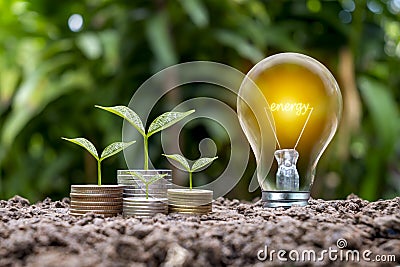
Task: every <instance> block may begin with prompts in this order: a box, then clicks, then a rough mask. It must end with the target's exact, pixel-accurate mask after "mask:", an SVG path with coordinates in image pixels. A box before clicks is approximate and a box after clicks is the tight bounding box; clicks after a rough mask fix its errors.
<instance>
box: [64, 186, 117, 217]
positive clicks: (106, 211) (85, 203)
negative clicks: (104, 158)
mask: <svg viewBox="0 0 400 267" xmlns="http://www.w3.org/2000/svg"><path fill="white" fill-rule="evenodd" d="M122 192H123V186H118V185H102V186H97V185H71V194H70V197H71V207H70V209H69V214H71V215H74V216H81V215H84V214H86V213H89V212H93V213H96V214H101V215H104V217H113V216H116V215H118V214H120V213H121V212H122Z"/></svg>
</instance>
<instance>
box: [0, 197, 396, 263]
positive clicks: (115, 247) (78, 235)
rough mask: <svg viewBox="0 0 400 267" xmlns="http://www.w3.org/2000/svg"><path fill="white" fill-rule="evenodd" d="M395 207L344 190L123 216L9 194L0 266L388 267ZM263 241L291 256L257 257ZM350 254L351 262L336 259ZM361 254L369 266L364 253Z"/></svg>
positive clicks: (1, 217)
mask: <svg viewBox="0 0 400 267" xmlns="http://www.w3.org/2000/svg"><path fill="white" fill-rule="evenodd" d="M399 206H400V198H399V197H398V198H395V199H392V200H382V201H376V202H368V201H365V200H362V199H360V198H358V197H357V196H354V195H351V196H349V197H348V198H347V199H346V200H337V201H323V200H310V205H309V206H307V207H293V208H290V209H287V210H284V209H263V208H262V207H261V203H260V202H259V201H257V202H254V203H243V202H240V201H238V200H227V199H224V198H218V199H217V200H216V201H215V202H214V204H213V212H212V213H211V214H209V215H202V216H187V215H178V214H169V215H162V214H158V215H157V216H155V217H154V218H152V219H137V218H129V219H124V218H122V217H121V216H118V217H114V218H103V217H102V216H100V215H94V214H87V215H85V216H83V217H73V216H70V215H68V209H69V199H67V198H65V199H63V200H62V201H54V202H53V201H51V200H50V199H45V200H44V201H43V202H39V203H37V204H34V205H30V203H29V201H28V200H26V199H24V198H21V197H19V196H15V197H13V198H11V199H9V200H8V201H5V200H0V266H160V265H161V266H227V265H228V266H252V265H259V266H276V265H281V266H287V265H302V266H303V265H319V266H321V265H329V266H344V265H346V266H348V265H351V266H383V265H384V264H383V263H382V262H377V261H375V260H376V259H377V258H376V255H383V256H384V257H386V259H387V258H388V255H395V257H396V259H395V260H396V262H391V263H386V265H387V266H396V265H399V264H400V207H399ZM339 239H344V240H345V241H346V242H347V244H346V243H340V244H339V243H337V242H338V240H339ZM341 241H343V240H341ZM265 246H267V248H268V253H270V251H272V250H276V251H278V250H280V249H282V250H284V252H281V253H285V254H281V258H283V259H285V258H286V259H287V260H288V261H289V262H285V261H282V260H279V259H278V257H277V256H278V255H277V254H276V253H275V254H274V255H272V256H273V260H271V259H270V258H267V259H266V260H265V261H260V260H259V259H258V257H257V255H258V254H259V256H260V257H262V256H264V254H263V253H262V252H259V251H260V250H263V249H264V248H265ZM338 246H339V247H343V248H342V249H340V248H339V247H338ZM328 249H331V250H336V251H337V254H336V256H337V259H336V260H334V258H330V257H328V255H327V254H322V255H325V256H324V257H322V256H321V253H322V250H328ZM294 250H295V252H293V251H294ZM306 250H313V251H315V253H316V255H317V257H316V259H313V258H308V259H307V258H305V260H304V261H301V255H302V252H304V251H306ZM355 250H357V251H359V253H360V258H361V259H360V261H359V262H358V261H356V258H355V260H354V259H353V258H351V257H350V258H349V261H346V258H343V255H345V254H346V252H347V251H355ZM366 250H369V251H371V253H370V254H369V255H368V258H369V259H371V261H370V262H366V261H364V260H363V259H362V253H363V252H365V251H366ZM296 252H298V253H299V255H300V256H299V257H300V260H299V261H294V262H290V261H291V260H290V258H289V254H290V253H291V254H290V255H291V256H292V258H295V259H296V257H297V256H296ZM340 253H341V254H342V256H340ZM367 254H368V253H367ZM268 255H270V254H268ZM320 256H321V257H320ZM340 257H341V258H340ZM318 258H322V259H318ZM310 259H311V260H310ZM380 259H381V260H382V259H383V257H382V256H381V257H380Z"/></svg>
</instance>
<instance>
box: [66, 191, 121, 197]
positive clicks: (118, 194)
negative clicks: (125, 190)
mask: <svg viewBox="0 0 400 267" xmlns="http://www.w3.org/2000/svg"><path fill="white" fill-rule="evenodd" d="M69 195H70V197H74V198H118V197H121V195H122V191H121V193H110V194H83V193H70V194H69Z"/></svg>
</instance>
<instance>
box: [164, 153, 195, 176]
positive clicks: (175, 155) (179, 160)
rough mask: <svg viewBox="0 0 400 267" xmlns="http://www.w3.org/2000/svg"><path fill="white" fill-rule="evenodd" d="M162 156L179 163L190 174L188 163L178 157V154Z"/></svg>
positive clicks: (181, 157)
mask: <svg viewBox="0 0 400 267" xmlns="http://www.w3.org/2000/svg"><path fill="white" fill-rule="evenodd" d="M163 156H165V157H167V158H170V159H173V160H175V161H177V162H179V163H180V164H181V165H182V166H183V167H184V168H185V169H186V170H187V171H188V172H190V167H189V163H188V162H187V160H186V159H185V158H184V157H183V156H181V155H178V154H172V155H165V154H163Z"/></svg>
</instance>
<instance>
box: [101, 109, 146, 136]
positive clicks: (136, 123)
mask: <svg viewBox="0 0 400 267" xmlns="http://www.w3.org/2000/svg"><path fill="white" fill-rule="evenodd" d="M95 107H96V108H100V109H104V110H106V111H108V112H111V113H114V114H116V115H118V116H120V117H121V118H124V119H125V120H127V121H128V122H129V123H130V124H131V125H132V126H133V127H135V128H136V130H138V131H139V133H140V134H141V135H143V136H146V133H145V129H144V127H143V123H142V121H141V120H140V118H139V116H138V115H137V114H136V113H135V112H134V111H133V110H132V109H130V108H128V107H125V106H115V107H102V106H98V105H95Z"/></svg>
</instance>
